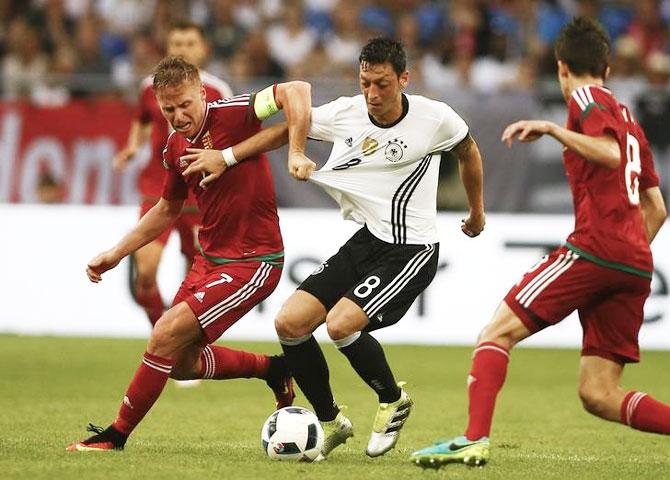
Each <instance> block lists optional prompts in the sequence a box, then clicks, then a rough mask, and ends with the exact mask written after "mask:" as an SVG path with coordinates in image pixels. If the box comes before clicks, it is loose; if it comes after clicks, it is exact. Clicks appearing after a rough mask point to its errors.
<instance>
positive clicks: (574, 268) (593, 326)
mask: <svg viewBox="0 0 670 480" xmlns="http://www.w3.org/2000/svg"><path fill="white" fill-rule="evenodd" d="M650 287H651V280H650V279H648V278H644V277H640V276H638V275H634V274H631V273H626V272H623V271H620V270H615V269H613V268H607V267H602V266H600V265H597V264H595V263H593V262H591V261H589V260H584V259H583V258H580V257H579V255H577V254H576V253H574V252H572V251H571V250H569V249H567V248H566V247H561V248H559V249H557V250H555V251H553V252H552V253H551V254H550V255H546V256H545V257H543V258H542V260H540V262H538V263H537V264H536V265H535V266H534V267H533V268H531V269H530V270H529V271H528V272H526V273H525V274H524V276H523V277H522V278H521V280H520V281H519V283H517V284H516V285H515V286H514V287H512V289H511V290H510V291H509V292H508V293H507V295H506V296H505V303H507V305H508V306H509V307H510V308H511V309H512V311H513V312H514V313H516V315H517V316H518V317H519V318H520V319H521V321H522V322H523V323H524V325H526V327H527V328H528V329H529V330H530V331H531V332H537V331H539V330H541V329H543V328H545V327H548V326H549V325H554V324H556V323H558V322H560V321H561V320H563V319H564V318H565V317H567V316H568V315H569V314H570V313H572V311H574V310H577V312H578V313H579V321H580V322H581V324H582V330H583V331H584V336H583V339H582V355H595V356H598V357H603V358H607V359H609V360H612V361H615V362H617V363H621V364H624V363H632V362H638V361H639V360H640V348H639V345H638V333H639V331H640V326H641V325H642V321H643V318H644V316H643V307H644V302H645V300H646V299H647V297H648V296H649V292H650Z"/></svg>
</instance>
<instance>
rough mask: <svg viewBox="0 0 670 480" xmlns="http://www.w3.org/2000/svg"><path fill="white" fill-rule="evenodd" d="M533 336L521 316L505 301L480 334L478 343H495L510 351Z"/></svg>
mask: <svg viewBox="0 0 670 480" xmlns="http://www.w3.org/2000/svg"><path fill="white" fill-rule="evenodd" d="M531 334H532V333H531V331H530V330H529V329H528V327H526V325H525V324H524V323H523V322H522V321H521V319H520V318H519V316H518V315H517V314H516V313H514V311H513V310H512V309H511V308H510V307H509V305H507V303H506V302H505V301H503V302H501V303H500V305H499V306H498V308H497V309H496V311H495V313H494V314H493V318H492V319H491V321H490V322H489V324H488V325H486V326H485V327H484V329H483V330H482V331H481V333H480V334H479V338H478V339H477V343H478V344H479V343H483V342H493V343H496V344H498V345H500V346H502V347H505V348H506V349H508V350H509V349H510V348H512V347H513V346H514V345H516V344H517V343H519V342H520V341H521V340H523V339H524V338H527V337H528V336H530V335H531Z"/></svg>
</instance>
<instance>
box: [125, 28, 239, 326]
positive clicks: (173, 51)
mask: <svg viewBox="0 0 670 480" xmlns="http://www.w3.org/2000/svg"><path fill="white" fill-rule="evenodd" d="M167 54H168V55H170V56H182V57H184V58H185V59H186V60H187V61H188V62H190V63H192V64H194V65H196V66H197V67H198V68H200V67H201V66H202V65H203V64H204V62H205V61H206V60H207V57H208V55H209V51H208V45H207V40H206V38H205V34H204V32H203V30H202V27H200V26H199V25H197V24H195V23H191V22H188V21H182V22H178V23H175V24H174V25H173V26H172V27H171V28H170V30H169V32H168V35H167ZM200 78H201V79H202V83H203V85H204V87H205V92H206V93H207V101H208V102H211V101H214V100H218V99H220V98H227V97H231V96H232V95H233V92H232V90H231V89H230V87H229V86H228V84H227V83H226V82H224V81H223V80H219V79H218V78H216V77H215V76H214V75H211V74H209V73H207V72H205V71H203V70H200ZM169 133H170V126H169V124H168V122H167V121H166V120H165V118H164V117H163V115H162V113H161V110H160V107H159V106H158V103H157V101H156V97H155V96H154V90H153V79H152V77H151V76H150V77H147V78H145V79H144V80H143V81H142V84H141V93H140V98H139V109H138V116H137V119H135V120H134V121H133V122H132V124H131V126H130V133H129V134H128V141H127V144H126V146H125V148H123V149H122V150H121V151H120V152H119V153H118V154H117V155H116V157H115V158H114V167H115V169H117V170H120V169H123V168H125V166H126V164H127V162H128V161H129V160H130V159H131V158H132V157H134V156H135V155H136V154H137V151H138V149H139V147H140V146H141V145H142V144H144V143H145V142H146V141H147V140H148V139H151V156H150V158H149V163H147V165H146V167H144V169H143V170H142V172H141V173H140V176H139V185H138V187H139V192H140V195H141V197H142V204H141V207H140V217H142V216H144V215H146V213H147V212H148V211H149V210H150V209H151V207H153V206H154V205H155V204H156V203H157V202H158V200H159V199H160V196H161V192H162V189H163V178H164V176H165V170H164V168H163V159H162V153H163V148H164V147H165V142H166V141H167V138H168V134H169ZM200 223H201V217H200V214H199V213H198V207H197V205H196V202H195V200H194V198H193V196H189V198H188V199H187V200H186V202H185V204H184V209H183V211H182V213H181V215H179V217H177V219H176V220H175V222H174V224H173V225H172V226H170V227H168V228H166V229H165V231H164V232H162V233H161V234H160V235H159V236H158V237H157V238H156V239H155V240H154V241H152V242H151V243H149V244H148V245H145V246H144V247H142V248H140V249H139V250H138V251H137V252H135V253H134V254H133V259H134V263H135V270H136V277H135V280H134V285H133V287H134V291H133V294H134V295H133V296H134V298H135V300H136V301H137V303H139V304H140V305H141V306H142V307H143V308H144V310H145V311H146V312H147V316H148V317H149V321H150V322H151V324H152V325H154V324H155V323H156V322H157V321H158V319H159V318H160V316H161V314H162V313H163V310H164V309H165V305H164V302H163V298H162V296H161V294H160V291H159V289H158V284H157V282H156V274H157V272H158V264H159V262H160V259H161V255H162V254H163V249H164V247H165V244H166V243H167V241H168V238H169V236H170V233H171V232H172V230H173V229H175V230H177V232H178V233H179V237H180V240H181V251H182V253H183V254H184V256H185V257H186V260H187V262H188V266H189V267H190V264H191V262H193V257H194V256H195V255H196V253H197V246H196V235H197V228H198V226H199V225H200Z"/></svg>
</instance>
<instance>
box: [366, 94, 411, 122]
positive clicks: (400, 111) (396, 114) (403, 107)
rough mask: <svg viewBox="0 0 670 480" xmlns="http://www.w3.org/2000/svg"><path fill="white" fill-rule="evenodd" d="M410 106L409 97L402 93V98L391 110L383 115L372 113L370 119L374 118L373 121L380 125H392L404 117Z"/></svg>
mask: <svg viewBox="0 0 670 480" xmlns="http://www.w3.org/2000/svg"><path fill="white" fill-rule="evenodd" d="M408 108H409V105H408V102H407V98H406V97H405V96H404V95H402V94H400V98H399V99H398V101H397V102H396V103H395V105H394V106H393V108H392V109H391V110H389V111H388V112H387V113H386V114H385V115H382V116H375V115H372V114H369V115H370V119H371V120H373V123H374V124H375V125H377V126H378V127H382V128H385V127H391V126H393V125H395V124H397V123H398V122H399V121H400V120H402V119H403V117H404V116H405V115H406V114H407V110H408Z"/></svg>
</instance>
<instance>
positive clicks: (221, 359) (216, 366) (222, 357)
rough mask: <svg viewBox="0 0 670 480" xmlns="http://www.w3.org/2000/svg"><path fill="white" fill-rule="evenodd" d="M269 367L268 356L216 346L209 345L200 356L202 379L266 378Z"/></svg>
mask: <svg viewBox="0 0 670 480" xmlns="http://www.w3.org/2000/svg"><path fill="white" fill-rule="evenodd" d="M269 366H270V357H268V356H267V355H262V354H256V353H250V352H243V351H241V350H233V349H230V348H226V347H220V346H214V345H207V346H206V347H205V348H204V349H203V351H202V354H201V355H200V377H201V378H212V379H215V380H225V379H227V378H250V377H254V378H265V375H266V374H267V372H268V367H269Z"/></svg>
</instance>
